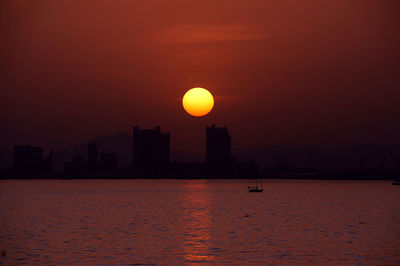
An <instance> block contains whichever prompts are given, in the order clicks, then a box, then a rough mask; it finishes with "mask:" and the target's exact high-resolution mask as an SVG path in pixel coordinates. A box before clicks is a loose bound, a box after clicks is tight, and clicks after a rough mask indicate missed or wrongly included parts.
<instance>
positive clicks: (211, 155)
mask: <svg viewBox="0 0 400 266" xmlns="http://www.w3.org/2000/svg"><path fill="white" fill-rule="evenodd" d="M206 135H207V146H206V162H207V163H209V164H225V163H229V162H232V156H231V136H230V135H229V132H228V129H227V128H226V127H216V126H215V125H214V124H212V126H211V127H207V128H206Z"/></svg>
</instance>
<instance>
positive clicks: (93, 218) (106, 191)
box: [0, 180, 400, 265]
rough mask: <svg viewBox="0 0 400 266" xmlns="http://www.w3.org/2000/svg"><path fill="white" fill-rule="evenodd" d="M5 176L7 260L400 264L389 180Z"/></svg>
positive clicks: (397, 207) (2, 200)
mask: <svg viewBox="0 0 400 266" xmlns="http://www.w3.org/2000/svg"><path fill="white" fill-rule="evenodd" d="M250 184H251V183H249V181H245V180H213V181H207V180H179V181H178V180H65V181H64V180H32V181H25V180H22V181H1V182H0V223H1V226H0V251H4V252H6V254H2V255H3V256H2V257H0V263H2V264H6V265H9V264H11V265H13V264H18V265H19V264H24V263H26V264H29V265H31V264H40V265H43V264H48V265H57V264H66V265H72V264H82V265H88V264H97V265H100V264H105V265H109V264H118V265H119V264H133V265H156V264H163V265H185V264H216V265H221V264H236V265H246V264H257V265H266V264H289V263H296V264H310V263H313V264H331V265H340V264H373V265H377V264H384V265H396V264H397V265H399V264H400V186H392V185H391V182H388V181H288V180H285V181H283V180H273V181H265V183H264V189H265V190H264V193H248V192H247V186H248V185H250Z"/></svg>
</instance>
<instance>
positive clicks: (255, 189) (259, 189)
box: [247, 179, 264, 192]
mask: <svg viewBox="0 0 400 266" xmlns="http://www.w3.org/2000/svg"><path fill="white" fill-rule="evenodd" d="M247 189H248V190H249V192H263V191H264V188H263V185H262V181H261V179H256V185H255V186H254V187H252V186H249V187H247Z"/></svg>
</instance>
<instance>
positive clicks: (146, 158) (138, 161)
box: [133, 126, 170, 166]
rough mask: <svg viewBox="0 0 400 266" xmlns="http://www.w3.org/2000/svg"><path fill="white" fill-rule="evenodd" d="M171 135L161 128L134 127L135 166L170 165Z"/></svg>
mask: <svg viewBox="0 0 400 266" xmlns="http://www.w3.org/2000/svg"><path fill="white" fill-rule="evenodd" d="M169 140H170V134H169V133H168V132H167V133H161V129H160V127H155V128H154V129H140V128H139V127H137V126H135V127H133V164H134V165H148V166H151V165H160V164H166V163H169Z"/></svg>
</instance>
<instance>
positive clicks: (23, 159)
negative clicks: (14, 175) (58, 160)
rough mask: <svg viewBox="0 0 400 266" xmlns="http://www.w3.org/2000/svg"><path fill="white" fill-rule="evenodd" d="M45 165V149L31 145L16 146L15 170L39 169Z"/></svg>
mask: <svg viewBox="0 0 400 266" xmlns="http://www.w3.org/2000/svg"><path fill="white" fill-rule="evenodd" d="M42 165H43V148H42V147H32V146H31V145H15V146H14V168H15V169H19V170H30V169H38V168H40V167H41V166H42Z"/></svg>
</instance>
